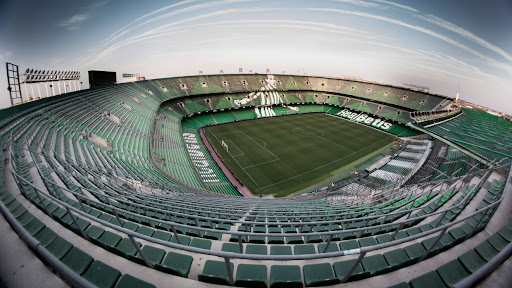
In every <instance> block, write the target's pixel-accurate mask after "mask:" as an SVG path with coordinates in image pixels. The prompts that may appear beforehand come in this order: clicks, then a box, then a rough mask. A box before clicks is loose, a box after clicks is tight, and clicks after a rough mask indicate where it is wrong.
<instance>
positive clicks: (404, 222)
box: [9, 153, 490, 241]
mask: <svg viewBox="0 0 512 288" xmlns="http://www.w3.org/2000/svg"><path fill="white" fill-rule="evenodd" d="M11 156H12V155H11V153H10V154H9V157H10V158H11ZM9 162H10V163H12V159H10V161H9ZM10 170H11V173H13V176H15V179H20V180H22V181H24V182H26V183H27V184H28V185H29V186H32V187H33V188H34V189H36V191H39V192H40V193H42V194H43V195H44V196H47V197H48V196H49V197H51V199H54V200H58V202H59V203H61V202H62V201H61V200H60V199H57V198H55V197H54V196H52V195H50V194H47V193H44V192H43V191H41V190H39V188H37V187H36V186H35V185H33V184H32V183H30V182H29V181H27V180H26V179H24V178H23V177H21V176H20V175H19V174H17V173H16V172H15V171H14V170H13V169H12V165H10ZM489 172H490V171H488V172H487V174H486V175H487V177H488V175H489ZM484 179H486V177H485V176H484V177H482V179H481V181H480V183H479V186H481V185H482V183H483V180H484ZM61 188H63V187H61ZM20 189H22V190H23V188H22V187H20ZM63 189H66V190H68V189H67V188H63ZM68 191H69V192H70V193H73V195H75V197H77V196H78V197H77V199H78V198H80V199H82V198H86V197H84V196H82V195H79V194H76V193H74V192H73V191H70V190H68ZM474 191H478V190H476V189H475V190H474ZM470 195H471V193H468V195H466V196H465V198H464V200H462V201H461V202H460V203H459V204H458V205H457V206H453V207H451V208H448V209H444V210H441V211H437V212H434V213H431V214H426V215H424V216H420V217H414V218H410V215H411V213H412V211H408V212H407V213H403V214H408V217H407V219H406V220H400V221H398V222H397V221H395V222H393V223H388V224H381V225H375V226H371V228H373V229H380V228H384V227H387V226H393V225H396V224H402V223H403V224H406V223H408V222H412V221H418V220H420V221H421V220H423V219H425V218H427V217H430V216H433V215H437V214H441V213H445V212H447V211H448V210H451V209H453V208H454V207H458V206H459V205H462V204H464V205H465V202H466V201H467V200H468V199H469V198H468V197H470ZM86 202H92V203H96V204H101V205H103V206H104V207H106V208H109V210H111V211H113V212H114V214H117V213H118V212H121V213H124V214H129V215H132V216H137V217H140V218H143V219H146V220H148V221H149V223H151V222H159V223H161V224H167V225H170V226H171V227H173V232H175V230H174V227H175V226H177V227H182V228H189V229H190V228H192V229H194V230H198V231H205V232H217V233H224V234H232V235H237V236H239V237H241V236H246V237H248V236H267V237H285V236H288V237H290V236H323V235H335V234H343V233H345V232H348V233H352V232H362V231H364V230H368V228H369V227H364V228H355V229H346V230H336V231H327V232H308V233H306V232H304V233H301V232H299V233H253V232H241V231H224V230H216V229H210V228H204V227H198V226H190V225H185V224H180V223H176V222H173V221H164V220H160V219H155V218H151V217H148V216H144V215H140V214H137V213H133V212H130V211H127V210H123V209H120V208H117V207H115V206H112V205H108V204H104V203H101V202H97V201H93V200H89V199H87V200H86ZM62 203H64V202H62ZM80 203H81V202H80ZM81 204H82V205H83V203H81ZM64 206H69V205H68V204H67V203H65V204H64ZM69 207H70V208H71V207H72V206H69ZM72 208H74V207H72ZM143 208H146V207H143ZM147 208H150V207H147ZM416 209H418V208H416ZM153 210H155V211H157V212H161V213H165V214H167V215H168V214H169V211H166V210H161V209H155V208H153ZM144 211H147V210H144ZM180 214H181V213H180ZM89 216H90V217H93V218H95V217H94V216H92V215H89ZM89 216H88V217H87V218H90V217H89ZM184 216H187V217H190V215H184ZM379 217H381V215H378V216H368V217H365V218H357V219H342V220H327V221H311V222H279V225H281V226H306V225H311V226H312V225H318V224H334V223H346V222H356V221H357V222H359V221H369V220H372V219H377V218H379ZM385 217H387V216H385ZM193 218H194V217H193ZM195 219H196V221H197V219H201V220H209V221H212V220H213V221H219V220H220V219H218V218H211V217H204V216H197V217H195ZM98 220H100V219H98ZM118 220H120V219H119V218H118ZM222 221H223V222H235V223H242V224H245V225H246V227H247V224H249V225H264V224H266V225H277V224H276V222H257V221H243V222H242V221H237V220H228V219H222ZM120 222H121V221H120ZM366 223H367V222H366ZM123 229H124V228H123ZM397 230H398V229H397ZM240 241H241V238H240Z"/></svg>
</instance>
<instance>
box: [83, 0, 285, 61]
mask: <svg viewBox="0 0 512 288" xmlns="http://www.w3.org/2000/svg"><path fill="white" fill-rule="evenodd" d="M279 10H283V9H282V8H234V9H226V10H221V11H213V12H208V13H205V14H200V15H197V16H194V17H189V18H186V19H183V20H179V21H175V22H171V23H168V24H165V25H161V26H159V27H158V28H154V29H151V30H148V31H145V32H142V33H140V34H138V35H134V36H131V37H129V38H127V39H125V40H121V41H119V42H117V43H116V42H114V43H113V44H111V46H109V47H107V48H106V49H102V50H101V52H100V53H99V54H98V55H97V56H92V57H89V58H86V59H84V61H83V63H87V64H86V65H91V64H92V63H94V62H96V61H98V60H100V59H101V58H102V57H104V56H106V55H108V54H111V53H112V52H113V51H115V50H117V49H119V48H121V47H124V46H126V45H128V44H133V43H136V42H140V41H142V40H146V39H152V38H158V37H162V36H167V35H170V34H174V33H177V32H184V31H175V30H177V29H183V27H176V26H178V25H180V24H183V23H187V22H191V21H196V20H202V19H205V18H210V17H215V16H224V15H228V14H238V13H249V12H265V11H279ZM170 31H171V32H170ZM109 42H110V41H109Z"/></svg>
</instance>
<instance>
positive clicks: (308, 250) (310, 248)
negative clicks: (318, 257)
mask: <svg viewBox="0 0 512 288" xmlns="http://www.w3.org/2000/svg"><path fill="white" fill-rule="evenodd" d="M293 253H294V254H295V255H306V254H315V253H316V251H315V246H314V245H307V244H306V245H295V247H293Z"/></svg>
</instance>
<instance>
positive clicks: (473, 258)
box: [457, 250, 487, 273]
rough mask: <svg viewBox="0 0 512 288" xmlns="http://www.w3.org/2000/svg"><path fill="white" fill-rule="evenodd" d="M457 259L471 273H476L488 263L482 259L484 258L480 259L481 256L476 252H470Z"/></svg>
mask: <svg viewBox="0 0 512 288" xmlns="http://www.w3.org/2000/svg"><path fill="white" fill-rule="evenodd" d="M457 259H458V260H459V262H460V263H461V264H462V266H464V268H465V269H466V270H467V271H469V272H470V273H474V272H475V271H477V270H478V269H480V268H481V267H482V266H484V265H485V264H486V263H487V261H485V260H484V259H482V257H480V255H478V254H477V253H476V252H475V250H469V251H467V252H466V253H464V254H462V255H461V256H459V258H457Z"/></svg>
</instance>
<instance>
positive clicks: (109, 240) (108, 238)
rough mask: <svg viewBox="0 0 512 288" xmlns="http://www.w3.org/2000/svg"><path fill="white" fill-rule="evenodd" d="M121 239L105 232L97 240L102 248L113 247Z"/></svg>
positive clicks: (116, 235)
mask: <svg viewBox="0 0 512 288" xmlns="http://www.w3.org/2000/svg"><path fill="white" fill-rule="evenodd" d="M121 239H122V237H121V236H119V235H118V234H115V233H112V232H110V231H105V232H104V233H103V234H102V235H101V236H100V238H98V242H99V243H101V244H102V245H103V246H110V247H115V246H116V245H117V244H118V243H119V242H120V241H121Z"/></svg>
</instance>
